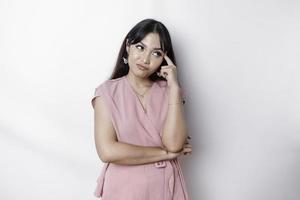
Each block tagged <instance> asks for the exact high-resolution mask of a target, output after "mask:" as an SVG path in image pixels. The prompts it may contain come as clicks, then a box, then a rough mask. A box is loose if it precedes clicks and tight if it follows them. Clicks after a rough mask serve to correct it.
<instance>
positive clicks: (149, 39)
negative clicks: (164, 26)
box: [141, 33, 161, 49]
mask: <svg viewBox="0 0 300 200" xmlns="http://www.w3.org/2000/svg"><path fill="white" fill-rule="evenodd" d="M141 42H142V43H143V44H145V45H146V46H147V48H151V49H154V48H160V47H161V46H160V38H159V35H158V34H157V33H148V34H147V35H146V36H145V37H144V38H143V39H142V40H141Z"/></svg>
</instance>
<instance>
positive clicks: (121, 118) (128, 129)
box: [91, 76, 189, 200]
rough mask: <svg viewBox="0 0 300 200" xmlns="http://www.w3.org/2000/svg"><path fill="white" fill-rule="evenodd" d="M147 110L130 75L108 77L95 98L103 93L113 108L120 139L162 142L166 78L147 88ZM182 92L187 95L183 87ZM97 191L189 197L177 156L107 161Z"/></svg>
mask: <svg viewBox="0 0 300 200" xmlns="http://www.w3.org/2000/svg"><path fill="white" fill-rule="evenodd" d="M148 92H149V94H148V97H146V98H148V99H146V103H147V104H146V111H145V110H144V109H143V106H142V104H141V102H140V101H139V99H138V96H137V95H136V94H135V92H134V89H133V87H132V86H131V84H130V82H129V80H128V77H127V76H122V77H120V78H117V79H112V80H106V81H104V82H103V83H102V84H100V85H99V86H98V87H97V88H96V89H95V93H94V96H93V98H92V101H91V103H92V106H93V107H94V99H95V97H97V96H102V97H103V98H104V102H105V104H106V106H107V108H108V109H109V111H110V118H111V121H112V123H113V126H114V128H115V131H116V134H117V138H118V141H121V142H125V143H129V144H135V145H139V146H160V147H163V143H162V129H163V125H164V122H165V119H166V116H167V111H168V94H169V92H168V87H167V82H166V81H156V82H154V83H153V85H152V86H151V88H150V90H149V91H148ZM181 95H182V97H183V98H184V97H185V95H184V93H183V90H181ZM94 195H95V196H96V197H102V199H103V200H121V199H125V200H188V199H189V197H188V193H187V188H186V183H185V180H184V176H183V173H182V169H181V166H180V163H179V161H178V159H177V158H176V159H173V160H165V161H160V162H155V163H148V164H143V165H117V164H113V163H104V166H103V167H102V171H101V174H100V176H99V177H98V179H97V187H96V189H95V192H94Z"/></svg>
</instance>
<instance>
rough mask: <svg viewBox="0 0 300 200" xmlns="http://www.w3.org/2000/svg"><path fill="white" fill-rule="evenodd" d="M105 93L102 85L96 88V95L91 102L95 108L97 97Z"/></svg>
mask: <svg viewBox="0 0 300 200" xmlns="http://www.w3.org/2000/svg"><path fill="white" fill-rule="evenodd" d="M102 95H103V89H102V85H99V86H98V87H96V88H95V91H94V96H93V97H92V100H91V104H92V106H93V108H94V107H95V98H96V97H99V96H102Z"/></svg>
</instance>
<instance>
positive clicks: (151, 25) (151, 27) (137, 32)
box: [110, 19, 180, 86]
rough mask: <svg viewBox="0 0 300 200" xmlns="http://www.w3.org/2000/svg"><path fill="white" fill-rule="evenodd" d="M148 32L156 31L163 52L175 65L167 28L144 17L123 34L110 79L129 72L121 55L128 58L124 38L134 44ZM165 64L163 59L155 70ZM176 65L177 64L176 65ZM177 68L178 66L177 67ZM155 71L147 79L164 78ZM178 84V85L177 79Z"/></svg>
mask: <svg viewBox="0 0 300 200" xmlns="http://www.w3.org/2000/svg"><path fill="white" fill-rule="evenodd" d="M148 33H157V34H158V35H159V38H160V46H161V48H162V50H163V52H164V53H166V52H167V55H168V57H169V58H170V59H171V60H172V62H173V63H174V65H176V59H175V55H174V51H173V47H172V41H171V37H170V34H169V31H168V29H167V28H166V27H165V25H163V24H162V23H161V22H159V21H157V20H154V19H144V20H142V21H140V22H139V23H138V24H136V25H135V26H134V27H133V28H132V29H131V30H130V31H129V32H128V34H127V35H126V36H125V38H124V40H123V43H122V46H121V48H120V50H119V55H118V58H117V61H116V64H115V67H114V70H113V73H112V74H111V76H110V79H116V78H120V77H122V76H125V75H127V74H128V72H129V66H128V64H124V62H123V57H124V58H126V59H127V58H128V54H127V51H126V40H127V39H128V44H129V45H132V44H136V43H138V42H140V41H141V40H142V39H143V38H144V37H145V36H146V35H147V34H148ZM163 65H167V62H166V61H165V60H163V62H162V63H161V65H160V66H159V68H158V69H157V71H156V72H158V71H159V70H160V69H161V66H163ZM176 67H177V65H176ZM177 69H178V67H177ZM156 72H154V73H152V74H151V75H150V76H149V79H150V80H151V81H156V80H166V79H165V78H163V77H160V76H158V75H157V74H156ZM178 84H179V86H180V83H179V80H178Z"/></svg>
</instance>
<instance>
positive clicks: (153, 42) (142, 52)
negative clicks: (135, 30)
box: [126, 33, 164, 78]
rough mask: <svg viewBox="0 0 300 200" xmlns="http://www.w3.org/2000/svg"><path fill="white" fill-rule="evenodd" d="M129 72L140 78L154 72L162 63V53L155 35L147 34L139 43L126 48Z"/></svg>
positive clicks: (157, 36) (157, 37)
mask: <svg viewBox="0 0 300 200" xmlns="http://www.w3.org/2000/svg"><path fill="white" fill-rule="evenodd" d="M126 50H127V53H128V65H129V70H130V72H131V73H133V74H134V75H136V76H138V77H141V78H148V77H149V76H150V75H151V74H153V73H154V72H156V70H157V69H158V68H159V66H160V65H161V63H162V61H163V56H164V52H163V51H162V49H161V46H160V39H159V35H158V34H157V33H149V34H147V35H146V36H145V37H144V38H143V39H142V40H141V41H140V42H138V43H136V44H132V45H130V46H128V45H127V46H126Z"/></svg>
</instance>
